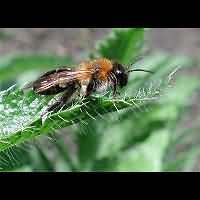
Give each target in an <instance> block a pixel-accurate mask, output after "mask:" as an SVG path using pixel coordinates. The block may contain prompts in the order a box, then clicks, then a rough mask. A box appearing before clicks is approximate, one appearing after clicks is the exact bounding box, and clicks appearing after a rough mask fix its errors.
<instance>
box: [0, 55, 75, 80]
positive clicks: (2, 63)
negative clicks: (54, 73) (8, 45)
mask: <svg viewBox="0 0 200 200" xmlns="http://www.w3.org/2000/svg"><path fill="white" fill-rule="evenodd" d="M71 63H72V61H71V59H69V58H68V57H60V56H53V55H20V54H16V55H9V56H6V57H3V58H0V84H2V83H3V82H5V81H8V80H17V78H18V77H19V76H22V75H24V76H26V73H27V72H28V71H32V72H37V74H36V75H38V74H39V73H41V72H44V71H45V70H49V69H55V68H57V67H61V66H63V65H65V66H66V65H68V64H71ZM29 78H35V77H34V76H33V77H31V76H30V77H29ZM29 81H31V80H30V79H29Z"/></svg>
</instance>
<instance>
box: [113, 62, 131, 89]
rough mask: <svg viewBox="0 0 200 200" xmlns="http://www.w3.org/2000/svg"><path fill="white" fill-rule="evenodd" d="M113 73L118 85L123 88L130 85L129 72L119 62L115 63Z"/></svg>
mask: <svg viewBox="0 0 200 200" xmlns="http://www.w3.org/2000/svg"><path fill="white" fill-rule="evenodd" d="M112 73H113V74H114V75H115V77H116V79H117V84H118V85H119V86H120V87H121V88H122V87H124V86H126V85H127V83H128V72H127V70H126V69H125V67H124V66H123V65H121V64H119V63H117V62H115V63H113V70H112Z"/></svg>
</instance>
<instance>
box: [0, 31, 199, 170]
mask: <svg viewBox="0 0 200 200" xmlns="http://www.w3.org/2000/svg"><path fill="white" fill-rule="evenodd" d="M144 33H145V31H144V29H143V28H127V29H114V30H113V31H112V32H111V33H110V34H109V35H108V37H106V38H105V39H104V40H102V41H99V42H98V43H97V47H96V51H95V52H92V54H91V57H107V58H111V59H115V60H118V61H120V62H121V63H124V64H129V63H131V62H132V61H133V60H134V59H135V58H136V57H137V56H138V55H139V54H140V53H141V52H142V50H143V47H144V46H143V45H144ZM72 63H73V61H72V60H70V59H69V58H60V57H56V56H42V55H39V56H35V55H33V56H23V55H14V56H11V57H6V58H1V59H0V79H1V81H0V84H1V85H2V88H5V87H6V86H7V87H6V88H8V86H10V83H12V82H13V81H14V83H17V86H12V87H10V88H9V89H6V90H4V91H2V92H0V113H1V114H0V170H2V171H176V170H191V169H192V167H193V166H194V164H195V162H194V160H196V158H197V156H198V155H199V154H198V153H199V152H198V148H197V147H198V144H199V143H198V134H197V132H198V131H197V130H198V128H199V127H198V126H197V127H196V129H194V131H193V129H190V130H185V131H179V132H178V131H177V129H178V127H179V124H180V122H181V119H182V117H183V116H184V115H185V114H186V113H187V111H188V108H189V102H190V99H191V96H192V95H193V94H194V92H195V91H196V90H197V89H198V88H199V87H200V82H199V80H198V79H196V78H195V77H190V76H187V75H183V74H181V73H179V72H180V71H181V70H183V69H184V68H185V69H187V68H188V69H189V68H190V67H191V66H192V61H191V60H190V59H188V58H185V57H181V56H176V57H174V56H172V55H166V54H164V53H152V54H150V55H148V56H145V57H144V58H143V60H141V61H140V62H139V63H136V64H137V65H138V66H139V67H140V68H145V69H149V70H152V71H154V72H155V73H154V74H153V75H152V74H147V73H132V74H131V75H130V78H129V84H128V86H127V87H126V88H125V89H123V90H122V91H120V93H121V94H120V96H119V97H117V98H116V99H113V98H112V97H110V96H109V95H107V96H98V95H94V96H93V97H91V98H87V99H84V100H83V101H75V102H74V103H73V104H72V105H71V106H70V107H67V108H65V109H63V110H62V111H59V112H58V113H55V114H52V115H50V116H49V117H47V119H46V120H42V119H41V113H42V112H43V111H44V109H45V108H46V106H47V105H48V103H50V102H51V101H52V100H53V99H52V97H43V96H38V95H36V94H34V93H33V92H32V91H30V92H26V93H24V92H23V91H22V90H21V89H19V88H18V85H21V84H22V85H23V83H24V82H27V81H30V79H33V78H34V77H35V76H37V75H38V74H39V73H40V72H43V71H45V70H48V69H51V68H55V66H56V65H57V66H59V65H69V64H72ZM177 67H178V68H179V70H177V69H178V68H177ZM176 70H177V72H176ZM174 79H175V80H174ZM185 83H189V84H185ZM60 132H62V134H61V135H60ZM188 132H190V134H187V133H188ZM42 135H43V137H39V136H42ZM189 136H190V137H189ZM49 138H50V140H53V142H51V144H50V146H49ZM194 139H195V141H196V143H195V144H194V143H193V141H194ZM68 140H70V141H71V143H72V144H71V145H70V144H68V143H67V142H66V141H68ZM40 141H42V142H43V143H42V144H40V143H39V142H40ZM30 142H31V144H29V143H30ZM33 142H35V143H36V144H34V143H33ZM188 143H191V144H193V145H189V147H188V148H186V149H184V151H181V152H180V153H177V152H176V149H177V147H178V146H179V145H182V146H184V145H185V144H188ZM47 144H48V145H47ZM24 145H26V148H24ZM30 146H31V148H30ZM72 147H73V148H72ZM71 149H75V150H74V151H73V152H72V150H71ZM22 155H23V156H22ZM50 155H51V156H50Z"/></svg>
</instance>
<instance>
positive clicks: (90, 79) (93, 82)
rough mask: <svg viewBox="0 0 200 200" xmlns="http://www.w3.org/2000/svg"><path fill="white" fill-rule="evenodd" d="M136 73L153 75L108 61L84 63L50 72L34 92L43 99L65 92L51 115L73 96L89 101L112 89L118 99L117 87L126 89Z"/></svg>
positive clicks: (96, 60)
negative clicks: (131, 75)
mask: <svg viewBox="0 0 200 200" xmlns="http://www.w3.org/2000/svg"><path fill="white" fill-rule="evenodd" d="M133 71H143V72H149V73H152V72H151V71H148V70H144V69H131V70H129V69H128V68H127V67H126V66H125V65H122V64H120V63H119V62H117V61H113V60H109V59H106V58H99V59H95V60H90V61H84V62H81V63H80V64H79V65H78V66H77V67H76V68H67V67H63V68H59V69H55V70H52V71H48V72H46V73H45V74H43V75H42V76H41V77H39V78H38V79H37V80H35V81H34V82H32V83H31V87H32V89H33V90H34V91H35V92H36V93H37V94H39V95H56V94H58V93H61V92H63V95H62V96H61V97H60V99H59V100H58V101H56V102H55V103H54V104H53V105H51V106H50V107H49V108H48V109H47V112H50V111H55V110H58V109H60V108H62V107H63V106H64V105H66V104H67V103H68V102H69V101H70V99H71V98H72V96H73V95H74V94H75V93H76V92H78V94H79V96H82V97H88V96H90V95H91V94H92V93H94V92H102V91H105V90H107V89H108V88H111V89H112V93H113V96H116V92H117V87H119V88H123V87H124V86H126V85H127V83H128V77H129V73H130V72H133Z"/></svg>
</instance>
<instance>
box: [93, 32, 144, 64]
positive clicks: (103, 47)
mask: <svg viewBox="0 0 200 200" xmlns="http://www.w3.org/2000/svg"><path fill="white" fill-rule="evenodd" d="M143 41H144V29H143V28H116V29H113V31H112V32H111V33H110V35H109V36H107V37H106V38H105V39H104V40H101V41H99V43H97V47H96V50H97V53H96V54H94V55H93V56H98V57H106V58H109V59H112V60H118V61H119V62H121V63H123V64H130V62H131V61H132V60H133V59H134V58H135V57H136V56H137V55H138V53H139V51H140V50H141V48H142V47H143Z"/></svg>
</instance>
